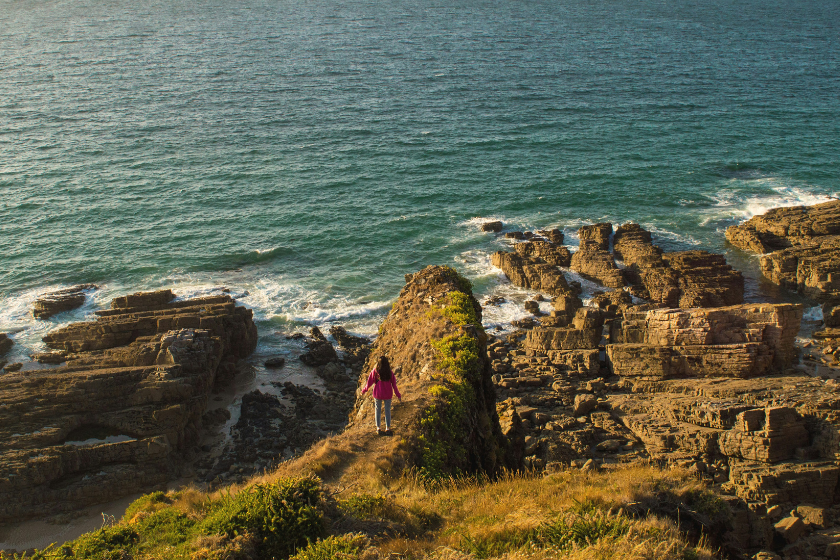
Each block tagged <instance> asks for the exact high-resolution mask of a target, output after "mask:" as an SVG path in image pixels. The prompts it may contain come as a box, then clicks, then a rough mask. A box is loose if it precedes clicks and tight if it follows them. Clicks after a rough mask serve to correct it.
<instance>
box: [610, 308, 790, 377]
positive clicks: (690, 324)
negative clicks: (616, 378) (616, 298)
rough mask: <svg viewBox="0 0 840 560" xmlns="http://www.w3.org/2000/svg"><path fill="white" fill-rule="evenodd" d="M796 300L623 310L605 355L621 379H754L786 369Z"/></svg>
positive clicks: (615, 324) (612, 329)
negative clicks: (788, 302)
mask: <svg viewBox="0 0 840 560" xmlns="http://www.w3.org/2000/svg"><path fill="white" fill-rule="evenodd" d="M802 311H803V310H802V306H801V305H796V304H752V305H750V304H748V305H740V306H733V307H722V308H714V309H702V308H701V309H654V310H649V311H633V310H630V311H626V312H625V313H624V314H623V317H622V319H621V320H616V321H614V322H613V323H612V325H611V332H610V342H611V343H610V344H609V345H607V347H606V350H607V357H608V361H609V364H610V367H611V369H612V371H613V372H614V373H615V374H616V375H620V376H622V377H645V378H658V379H670V378H675V377H756V376H761V375H766V374H768V373H771V372H778V371H783V370H784V369H785V368H787V367H790V365H791V364H792V362H793V359H794V356H795V350H794V347H793V343H794V339H795V337H796V333H797V332H798V331H799V325H800V321H801V319H802Z"/></svg>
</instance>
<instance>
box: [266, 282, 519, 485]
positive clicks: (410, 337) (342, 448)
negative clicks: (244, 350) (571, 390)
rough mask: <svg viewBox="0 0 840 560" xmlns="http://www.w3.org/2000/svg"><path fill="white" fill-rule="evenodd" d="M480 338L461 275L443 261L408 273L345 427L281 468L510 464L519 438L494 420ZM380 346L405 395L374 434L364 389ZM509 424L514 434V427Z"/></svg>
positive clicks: (339, 471) (323, 471) (336, 474)
mask: <svg viewBox="0 0 840 560" xmlns="http://www.w3.org/2000/svg"><path fill="white" fill-rule="evenodd" d="M486 344H487V336H486V334H485V333H484V330H483V328H482V327H481V307H480V306H479V304H478V302H477V301H476V300H475V298H473V296H472V293H471V288H470V284H469V282H468V281H467V280H465V279H464V278H462V277H461V276H460V275H459V274H458V273H457V272H456V271H455V270H453V269H451V268H449V267H444V266H429V267H426V268H425V269H423V270H421V271H420V272H417V273H416V274H409V275H407V276H406V285H405V287H404V288H403V289H402V291H401V292H400V296H399V298H398V299H397V301H396V302H395V303H394V305H393V307H392V308H391V311H390V312H389V313H388V316H387V317H386V318H385V320H384V321H383V323H382V325H381V326H380V328H379V336H378V337H377V339H376V342H375V343H374V344H373V346H372V348H371V351H370V356H369V358H368V360H367V362H366V363H365V365H364V367H363V368H361V371H360V374H359V377H358V380H357V392H356V402H355V405H354V407H353V409H352V411H351V413H350V420H351V421H350V423H349V425H348V426H347V427H346V428H345V430H344V431H343V432H342V433H341V434H338V435H335V436H332V437H329V438H326V439H325V440H324V441H323V442H321V443H319V444H317V445H315V446H314V447H313V448H312V449H311V450H310V451H308V452H306V453H305V454H304V455H303V456H302V457H300V458H298V459H295V460H293V461H289V462H288V463H286V464H284V466H283V467H282V468H283V469H284V472H301V471H309V470H313V471H315V472H318V473H320V475H321V476H322V477H324V478H325V479H329V480H339V481H340V480H342V478H341V477H342V476H344V473H356V472H358V470H359V469H361V470H364V471H366V472H367V471H370V469H374V470H376V471H379V472H384V473H385V474H387V475H389V476H398V475H399V474H400V473H402V472H404V470H405V469H411V468H413V469H415V470H416V472H417V473H418V475H419V476H421V477H422V478H424V479H427V480H438V479H440V478H441V477H448V476H450V475H454V474H456V473H475V472H484V473H495V472H497V471H498V470H499V469H501V468H514V467H515V466H516V465H515V464H514V462H513V461H514V459H513V457H515V455H516V449H517V445H516V442H512V441H511V440H509V439H508V438H507V437H505V434H504V433H503V432H502V427H501V425H500V423H499V417H498V414H497V412H496V406H495V391H494V388H493V384H492V381H491V371H490V368H489V362H488V361H487V360H486V357H485V351H486ZM382 354H385V355H386V356H388V358H389V360H390V363H391V366H392V367H393V368H394V369H395V372H396V380H397V384H398V386H399V388H400V391H401V393H402V401H401V402H396V400H395V401H394V408H393V426H392V427H393V430H394V435H395V437H381V436H379V435H378V434H377V433H376V431H375V430H374V422H373V415H374V411H373V406H371V404H372V399H371V398H370V394H369V393H368V394H367V395H362V394H361V389H362V387H363V386H364V385H365V384H366V382H367V378H368V373H369V372H370V370H371V369H372V368H373V366H374V364H375V363H376V362H377V360H378V359H379V357H380V356H381V355H382ZM506 425H507V428H508V429H507V430H506V431H507V432H508V433H509V434H510V435H511V436H512V437H516V434H517V433H519V432H518V431H517V430H516V427H515V426H511V424H509V423H508V424H506ZM519 444H521V441H519ZM520 449H521V447H520ZM325 464H327V465H328V467H325V466H324V465H325Z"/></svg>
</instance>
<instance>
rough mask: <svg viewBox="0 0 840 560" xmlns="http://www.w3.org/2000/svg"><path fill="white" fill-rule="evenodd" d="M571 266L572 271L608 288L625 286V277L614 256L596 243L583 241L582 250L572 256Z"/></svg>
mask: <svg viewBox="0 0 840 560" xmlns="http://www.w3.org/2000/svg"><path fill="white" fill-rule="evenodd" d="M570 265H571V268H572V270H574V271H575V272H577V273H579V274H580V275H581V276H584V277H586V278H590V279H592V280H594V281H596V282H599V283H600V284H602V285H604V286H606V287H608V288H620V287H622V286H624V277H623V276H622V274H621V271H620V270H619V269H618V266H616V264H615V260H613V257H612V254H610V252H609V251H607V250H606V249H604V248H603V247H602V246H601V244H599V243H598V242H596V241H591V240H586V241H581V243H580V248H579V249H578V250H577V251H576V252H575V254H574V255H572V260H571V263H570Z"/></svg>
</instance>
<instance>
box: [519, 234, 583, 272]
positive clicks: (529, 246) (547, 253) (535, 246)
mask: <svg viewBox="0 0 840 560" xmlns="http://www.w3.org/2000/svg"><path fill="white" fill-rule="evenodd" d="M561 235H562V234H561ZM513 248H514V251H516V254H517V255H519V256H521V257H522V258H524V259H526V260H530V261H533V262H535V263H547V264H550V265H553V266H563V267H568V266H569V264H570V263H571V261H572V253H571V251H569V248H568V247H564V246H562V245H558V244H555V243H552V242H549V241H543V240H540V239H537V240H534V241H525V242H523V243H517V244H516V245H514V247H513Z"/></svg>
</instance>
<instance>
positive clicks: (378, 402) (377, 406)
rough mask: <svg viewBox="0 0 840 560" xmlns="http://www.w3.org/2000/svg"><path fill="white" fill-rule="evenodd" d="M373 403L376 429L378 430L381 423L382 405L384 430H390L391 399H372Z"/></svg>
mask: <svg viewBox="0 0 840 560" xmlns="http://www.w3.org/2000/svg"><path fill="white" fill-rule="evenodd" d="M373 400H374V401H375V402H374V415H373V416H374V418H375V419H376V429H377V430H378V429H379V423H380V422H381V421H382V405H383V404H384V405H385V429H386V430H390V429H391V399H373Z"/></svg>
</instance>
